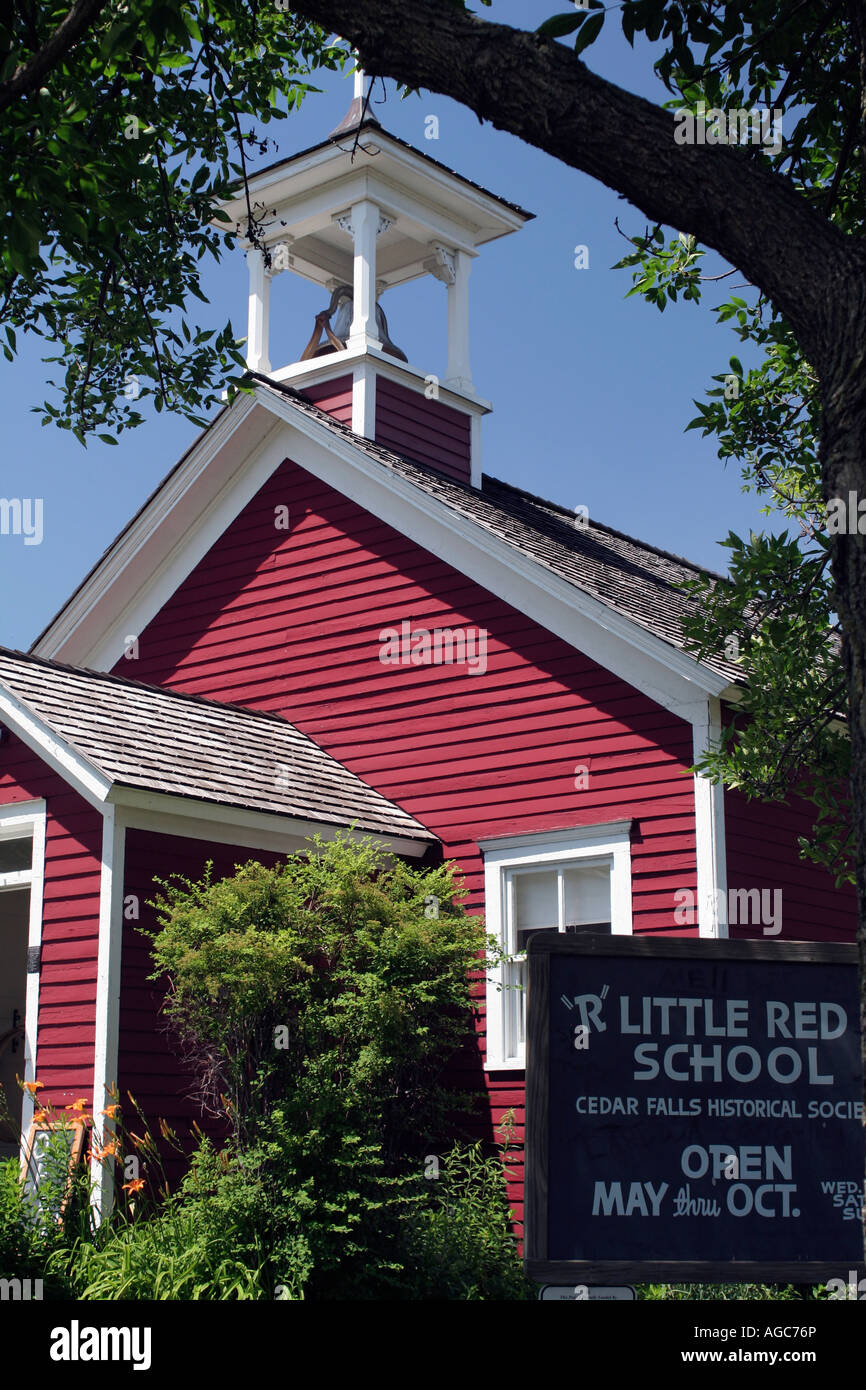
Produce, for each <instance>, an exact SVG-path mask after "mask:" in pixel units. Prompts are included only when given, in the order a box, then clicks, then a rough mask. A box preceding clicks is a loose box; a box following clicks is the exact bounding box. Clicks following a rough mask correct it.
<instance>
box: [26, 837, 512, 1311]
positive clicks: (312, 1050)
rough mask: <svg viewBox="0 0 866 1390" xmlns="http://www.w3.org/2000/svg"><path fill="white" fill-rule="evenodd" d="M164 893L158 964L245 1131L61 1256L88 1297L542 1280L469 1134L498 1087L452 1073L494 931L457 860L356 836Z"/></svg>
mask: <svg viewBox="0 0 866 1390" xmlns="http://www.w3.org/2000/svg"><path fill="white" fill-rule="evenodd" d="M161 888H162V896H161V897H160V898H159V899H158V901H157V903H156V904H154V905H155V906H156V907H157V911H158V922H159V928H158V930H155V931H152V932H149V933H148V935H149V936H150V939H151V942H152V950H153V959H154V965H155V972H154V975H153V978H154V979H157V978H158V979H161V980H163V981H165V982H166V985H167V994H166V1004H165V1013H166V1015H167V1018H168V1020H169V1022H170V1024H171V1026H172V1028H173V1030H174V1034H175V1036H176V1038H177V1040H178V1044H179V1048H180V1051H181V1054H182V1056H183V1057H184V1058H185V1059H186V1060H187V1062H189V1063H191V1064H192V1065H193V1067H194V1068H195V1073H196V1076H197V1081H198V1092H199V1095H200V1098H201V1100H202V1102H203V1104H204V1105H205V1107H206V1108H207V1109H209V1110H210V1111H211V1113H213V1114H216V1115H219V1116H221V1117H223V1118H224V1119H226V1120H227V1121H228V1123H229V1126H230V1131H231V1138H230V1139H229V1141H228V1142H227V1143H226V1144H225V1146H224V1147H223V1148H222V1149H221V1150H217V1149H216V1148H215V1147H214V1145H213V1144H212V1143H211V1142H210V1141H208V1140H207V1139H202V1140H201V1141H200V1142H199V1144H198V1147H197V1149H196V1151H195V1153H194V1155H193V1158H192V1161H191V1164H190V1167H189V1170H188V1172H187V1175H186V1178H185V1179H184V1181H183V1183H182V1185H181V1187H180V1189H179V1190H178V1191H177V1192H176V1193H175V1194H174V1195H173V1196H171V1197H169V1198H167V1199H165V1200H163V1201H161V1202H160V1203H159V1204H158V1205H157V1207H156V1209H155V1210H153V1211H152V1214H147V1215H143V1214H142V1211H141V1209H140V1204H139V1203H136V1207H137V1209H136V1207H132V1208H130V1211H131V1215H132V1219H129V1213H124V1212H123V1211H122V1210H118V1211H116V1212H115V1214H114V1216H113V1217H112V1219H111V1220H110V1221H108V1222H106V1223H104V1224H103V1226H102V1227H101V1228H100V1230H99V1231H97V1232H95V1233H93V1232H90V1233H80V1234H79V1237H78V1238H77V1239H75V1240H73V1241H72V1242H71V1244H70V1243H69V1242H67V1243H66V1246H65V1247H64V1248H61V1249H58V1250H56V1251H55V1252H54V1255H53V1256H52V1260H51V1266H52V1269H53V1270H54V1271H55V1272H56V1273H57V1274H58V1275H59V1276H61V1277H62V1278H64V1279H67V1280H68V1281H69V1282H70V1284H71V1286H72V1287H73V1289H74V1292H75V1296H77V1297H78V1298H82V1299H113V1298H145V1299H148V1298H158V1299H203V1298H207V1299H249V1298H260V1299H263V1298H279V1299H317V1300H323V1299H403V1300H405V1299H415V1298H419V1299H420V1298H438V1299H442V1298H444V1299H473V1300H475V1299H484V1298H510V1299H512V1298H513V1299H522V1298H526V1297H532V1296H534V1290H531V1289H530V1286H528V1285H527V1284H526V1281H525V1280H524V1278H523V1273H522V1267H521V1264H520V1261H519V1258H518V1256H517V1250H516V1244H515V1240H514V1237H513V1235H512V1234H511V1230H510V1213H509V1212H508V1209H507V1203H506V1189H505V1179H504V1172H503V1167H502V1159H501V1157H499V1156H497V1155H495V1154H487V1155H485V1154H484V1153H483V1152H482V1149H481V1146H480V1145H478V1144H462V1145H461V1144H459V1143H454V1137H455V1133H456V1129H455V1126H456V1125H459V1122H460V1117H461V1115H465V1113H466V1110H467V1107H468V1106H469V1105H470V1104H477V1102H478V1101H479V1100H480V1099H481V1097H480V1095H476V1096H475V1097H474V1098H470V1097H469V1096H467V1095H466V1094H465V1093H460V1092H457V1091H455V1090H454V1089H453V1088H452V1087H449V1085H448V1084H447V1068H448V1065H449V1062H450V1060H451V1058H452V1057H453V1056H454V1054H455V1053H456V1052H457V1050H458V1049H459V1048H460V1047H461V1046H463V1045H464V1044H466V1043H467V1041H468V1040H469V1038H470V1036H471V1025H472V1019H473V1015H474V1010H475V1003H474V999H473V993H472V987H471V977H472V976H473V974H477V972H478V969H479V966H480V964H481V961H480V957H481V955H482V953H483V952H484V950H485V949H486V947H487V945H488V942H487V939H486V937H485V935H484V930H483V926H482V924H481V922H480V920H479V919H478V918H477V917H473V916H470V915H468V914H467V913H465V912H464V911H463V909H462V908H461V907H460V906H459V905H458V904H457V903H456V902H455V897H456V896H457V894H458V893H459V889H460V885H459V883H458V882H457V881H456V879H455V877H454V873H453V869H452V867H451V866H449V865H443V866H439V867H436V868H428V869H417V868H411V867H409V866H407V865H406V864H404V863H402V862H401V861H395V860H392V859H390V858H389V857H387V856H386V855H384V853H383V852H382V851H381V850H380V849H379V848H377V847H376V846H375V845H373V844H372V843H371V842H369V841H360V842H354V841H351V840H349V839H348V838H347V837H345V836H341V837H339V838H338V839H337V840H335V841H333V842H331V843H328V844H324V843H323V842H321V841H320V840H318V839H316V840H315V841H314V842H313V848H312V850H311V851H309V852H306V851H305V852H301V853H298V854H295V855H292V856H291V857H290V858H289V859H288V860H287V861H286V862H285V863H283V864H279V865H277V866H276V867H275V868H273V869H265V868H264V867H263V866H262V865H260V864H258V863H249V864H246V865H244V866H243V867H241V868H239V869H238V871H237V873H236V874H235V876H234V877H233V878H230V879H226V880H223V881H221V882H213V881H212V879H211V876H210V869H209V870H208V872H207V873H206V875H205V876H204V878H203V879H202V880H201V881H200V882H198V883H194V882H190V881H189V880H186V879H176V880H173V881H168V882H163V883H162V884H161ZM449 1136H450V1137H449ZM437 1152H440V1153H441V1152H444V1157H443V1158H442V1159H441V1163H440V1167H439V1174H438V1177H436V1178H431V1177H430V1176H429V1173H428V1176H427V1177H425V1157H426V1156H427V1155H431V1154H435V1153H437ZM155 1153H156V1149H155V1147H154V1146H153V1145H150V1146H148V1147H147V1148H146V1149H144V1148H143V1149H142V1154H143V1155H144V1156H146V1160H147V1162H148V1163H150V1162H151V1161H155V1160H154V1155H155ZM151 1190H154V1188H153V1184H151Z"/></svg>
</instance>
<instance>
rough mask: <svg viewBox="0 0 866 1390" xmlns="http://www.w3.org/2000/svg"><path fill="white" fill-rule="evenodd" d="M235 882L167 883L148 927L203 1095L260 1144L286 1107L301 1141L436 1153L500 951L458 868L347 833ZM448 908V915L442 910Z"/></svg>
mask: <svg viewBox="0 0 866 1390" xmlns="http://www.w3.org/2000/svg"><path fill="white" fill-rule="evenodd" d="M313 844H314V850H313V852H309V853H308V852H306V851H304V852H299V853H297V854H295V855H293V856H291V857H290V858H289V860H288V861H287V862H286V863H285V864H278V865H277V866H275V867H274V868H273V869H265V868H263V867H262V865H261V864H257V863H249V864H246V865H244V866H243V867H241V868H240V869H239V870H238V872H237V873H236V874H235V876H234V877H233V878H230V879H225V880H223V881H221V882H217V883H213V882H211V881H210V877H209V874H208V875H206V877H205V878H204V880H203V881H202V882H200V883H190V882H189V881H188V880H185V879H180V880H178V881H176V882H174V883H171V882H169V883H163V884H162V885H161V886H162V888H163V895H162V897H161V898H160V899H159V900H158V901H157V904H156V906H157V908H158V911H159V920H160V929H159V930H158V931H156V932H151V933H148V935H149V936H150V938H151V941H152V949H153V957H154V963H155V966H156V970H155V973H154V976H153V978H154V979H164V980H166V981H167V987H168V992H167V997H166V1003H165V1012H166V1015H167V1017H168V1019H169V1021H170V1024H171V1025H172V1027H173V1029H174V1032H175V1036H176V1038H177V1040H178V1043H179V1047H180V1050H181V1052H182V1055H183V1056H184V1057H185V1058H186V1060H187V1061H188V1062H189V1063H190V1064H191V1065H192V1066H193V1067H194V1069H195V1072H196V1075H197V1077H198V1082H199V1095H200V1098H201V1100H202V1102H203V1104H204V1105H205V1106H206V1108H208V1109H209V1110H210V1112H211V1113H213V1114H217V1115H224V1116H226V1117H227V1118H228V1119H229V1121H230V1122H231V1124H232V1126H233V1129H234V1134H235V1138H236V1139H238V1140H243V1141H244V1142H250V1141H252V1140H253V1139H254V1138H255V1137H256V1135H257V1132H258V1127H259V1126H260V1123H261V1122H262V1120H264V1119H265V1118H266V1117H268V1116H270V1115H271V1112H272V1110H273V1107H274V1105H275V1103H276V1102H277V1101H279V1103H280V1106H281V1111H282V1114H283V1116H284V1118H285V1123H286V1124H288V1125H289V1126H293V1127H294V1131H295V1133H297V1134H299V1135H300V1134H303V1133H305V1132H307V1131H310V1130H315V1131H319V1132H321V1133H322V1134H327V1135H329V1136H330V1135H332V1134H333V1133H334V1132H335V1131H339V1132H340V1133H343V1134H351V1133H357V1134H358V1135H361V1136H362V1137H363V1139H364V1141H365V1142H372V1143H374V1144H377V1145H378V1146H379V1147H380V1149H381V1151H382V1154H383V1157H384V1158H385V1160H386V1161H387V1160H389V1159H390V1158H391V1157H394V1156H396V1155H400V1154H405V1153H411V1152H416V1153H423V1152H426V1151H427V1149H428V1148H429V1140H430V1137H431V1136H432V1135H433V1134H439V1133H440V1132H441V1128H442V1124H443V1120H444V1116H445V1115H446V1113H447V1112H448V1111H449V1109H453V1107H454V1106H455V1104H458V1097H457V1096H455V1094H454V1093H453V1092H452V1091H449V1090H448V1089H447V1088H446V1087H445V1085H444V1073H445V1069H446V1067H447V1064H448V1062H449V1060H450V1058H451V1056H452V1055H453V1054H454V1052H455V1051H456V1050H457V1049H458V1048H459V1047H460V1045H461V1044H463V1043H464V1042H465V1041H466V1039H467V1036H468V1033H469V1030H470V1024H471V1019H472V1016H473V1013H474V1008H475V1004H474V1001H473V998H472V994H471V990H470V986H469V975H470V973H471V972H472V971H473V969H475V970H477V968H478V964H479V960H478V958H479V955H480V954H481V952H483V951H484V949H485V947H486V945H487V941H486V938H485V935H484V930H483V926H482V924H481V922H480V919H479V918H477V917H472V916H469V915H468V914H466V913H465V912H464V911H463V909H462V908H461V907H459V906H458V905H456V904H455V902H454V897H455V893H456V892H457V891H458V888H459V885H458V884H457V883H456V882H455V878H454V873H453V869H452V867H451V866H450V865H444V866H440V867H437V868H434V869H427V870H419V869H413V868H410V867H409V866H408V865H406V864H404V863H402V862H401V861H399V860H397V861H392V860H390V859H389V858H388V857H387V856H386V855H385V854H384V852H383V851H382V850H381V849H379V848H378V847H377V846H375V845H373V844H372V843H370V842H369V841H361V842H353V841H350V840H349V839H347V838H345V837H342V836H341V837H339V838H338V839H337V840H335V841H333V842H331V843H328V844H324V843H322V842H321V840H319V838H318V837H316V838H315V840H314V841H313ZM434 913H435V915H433V914H434Z"/></svg>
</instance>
